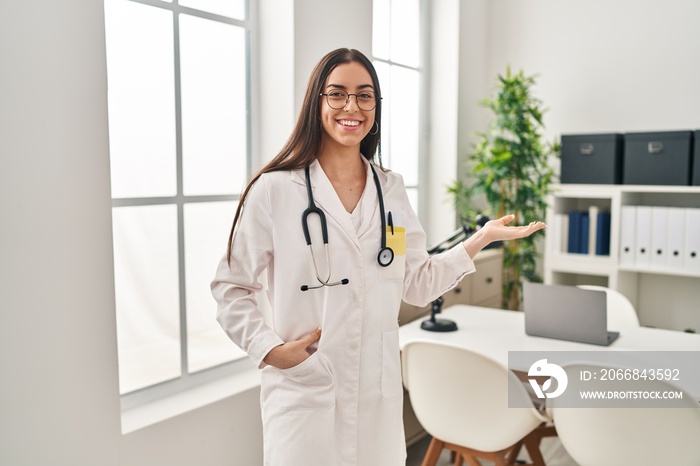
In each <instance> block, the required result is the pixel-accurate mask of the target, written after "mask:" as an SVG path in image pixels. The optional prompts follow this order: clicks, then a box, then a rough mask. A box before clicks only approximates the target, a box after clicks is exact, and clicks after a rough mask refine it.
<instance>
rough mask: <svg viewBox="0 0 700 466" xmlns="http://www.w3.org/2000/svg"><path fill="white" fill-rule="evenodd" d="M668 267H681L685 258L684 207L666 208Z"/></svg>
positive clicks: (679, 268) (680, 268)
mask: <svg viewBox="0 0 700 466" xmlns="http://www.w3.org/2000/svg"><path fill="white" fill-rule="evenodd" d="M668 225H669V226H668V231H667V233H666V237H667V239H668V246H667V247H666V250H667V252H668V267H669V268H671V269H674V270H682V269H683V259H684V258H685V253H684V251H685V244H684V243H685V209H684V208H682V207H669V208H668Z"/></svg>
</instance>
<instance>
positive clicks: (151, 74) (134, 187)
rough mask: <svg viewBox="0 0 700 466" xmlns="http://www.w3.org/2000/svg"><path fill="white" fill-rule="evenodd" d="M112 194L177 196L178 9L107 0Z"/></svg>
mask: <svg viewBox="0 0 700 466" xmlns="http://www.w3.org/2000/svg"><path fill="white" fill-rule="evenodd" d="M105 22H106V24H105V27H106V41H107V68H108V70H109V78H108V81H109V82H108V84H109V85H108V88H109V93H108V98H109V146H110V161H111V169H112V197H115V198H119V197H147V196H174V195H175V191H176V178H175V176H176V175H175V169H176V165H175V103H174V95H175V91H174V84H173V83H174V80H173V66H174V65H173V20H172V13H170V12H168V11H166V10H162V9H160V8H154V7H150V6H146V5H140V4H138V3H134V2H130V1H126V0H107V1H106V2H105Z"/></svg>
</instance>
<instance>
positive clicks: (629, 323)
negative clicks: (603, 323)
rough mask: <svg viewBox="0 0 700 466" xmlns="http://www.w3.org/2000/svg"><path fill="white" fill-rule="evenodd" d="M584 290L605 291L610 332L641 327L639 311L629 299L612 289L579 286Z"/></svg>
mask: <svg viewBox="0 0 700 466" xmlns="http://www.w3.org/2000/svg"><path fill="white" fill-rule="evenodd" d="M578 287H579V288H582V289H584V290H594V291H604V292H605V295H606V302H607V305H608V330H620V329H621V328H624V327H639V317H637V311H635V310H634V306H632V303H631V302H630V300H629V299H627V297H626V296H625V295H623V294H622V293H620V292H619V291H617V290H613V289H612V288H606V287H604V286H596V285H578Z"/></svg>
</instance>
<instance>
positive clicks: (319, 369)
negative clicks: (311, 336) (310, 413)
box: [260, 351, 335, 410]
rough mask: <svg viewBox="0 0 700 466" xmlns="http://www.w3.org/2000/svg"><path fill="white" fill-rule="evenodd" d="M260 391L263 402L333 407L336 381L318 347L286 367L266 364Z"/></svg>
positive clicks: (293, 407) (299, 407)
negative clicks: (305, 356) (298, 361)
mask: <svg viewBox="0 0 700 466" xmlns="http://www.w3.org/2000/svg"><path fill="white" fill-rule="evenodd" d="M268 368H269V369H270V370H268ZM260 395H261V399H262V402H263V404H269V405H270V406H276V407H279V408H281V409H285V410H306V409H328V408H332V407H334V406H335V383H334V378H333V373H332V372H331V370H330V364H328V362H327V361H326V359H325V357H324V356H323V355H322V354H319V352H318V351H317V352H315V353H314V354H312V355H311V356H309V357H308V358H306V359H305V360H304V361H302V362H301V363H300V364H297V365H296V366H294V367H290V368H289V369H277V368H274V367H271V366H268V367H266V368H265V369H263V374H262V381H261V393H260Z"/></svg>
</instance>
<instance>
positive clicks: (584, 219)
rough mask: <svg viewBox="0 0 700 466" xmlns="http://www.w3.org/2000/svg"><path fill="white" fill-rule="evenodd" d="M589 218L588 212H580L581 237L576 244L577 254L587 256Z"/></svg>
mask: <svg viewBox="0 0 700 466" xmlns="http://www.w3.org/2000/svg"><path fill="white" fill-rule="evenodd" d="M589 228H590V218H589V217H588V212H581V233H580V235H581V237H580V240H579V243H578V252H579V254H588V242H589V241H588V240H589V239H590V238H589V236H590V232H589Z"/></svg>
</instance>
